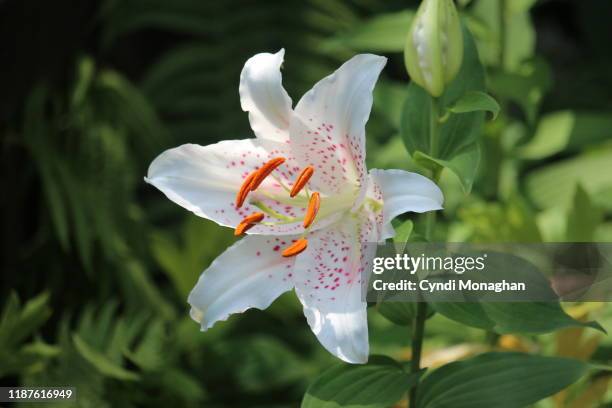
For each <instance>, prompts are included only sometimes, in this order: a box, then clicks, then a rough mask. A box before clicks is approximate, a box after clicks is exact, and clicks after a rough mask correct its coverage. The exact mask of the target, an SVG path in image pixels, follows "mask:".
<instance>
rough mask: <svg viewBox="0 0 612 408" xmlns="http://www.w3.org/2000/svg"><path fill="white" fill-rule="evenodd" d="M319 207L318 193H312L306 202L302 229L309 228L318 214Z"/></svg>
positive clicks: (319, 198)
mask: <svg viewBox="0 0 612 408" xmlns="http://www.w3.org/2000/svg"><path fill="white" fill-rule="evenodd" d="M320 206H321V197H320V196H319V193H317V192H314V193H312V195H311V196H310V201H308V208H306V215H304V228H308V227H310V225H311V224H312V222H313V221H314V219H315V217H316V216H317V213H318V212H319V207H320Z"/></svg>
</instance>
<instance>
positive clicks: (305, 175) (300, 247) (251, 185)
mask: <svg viewBox="0 0 612 408" xmlns="http://www.w3.org/2000/svg"><path fill="white" fill-rule="evenodd" d="M284 162H285V158H283V157H276V158H273V159H271V160H269V161H267V162H266V163H264V164H263V166H261V167H260V168H259V169H257V170H255V171H253V172H252V173H251V174H249V175H248V176H247V177H246V178H245V180H244V181H243V183H242V185H241V186H240V189H239V190H238V192H237V193H236V208H240V207H242V205H243V204H244V202H245V201H246V199H247V197H248V195H249V193H250V192H252V191H255V190H256V189H257V188H258V187H259V186H260V185H261V183H263V181H264V180H265V179H266V178H267V177H272V178H274V180H276V182H277V183H278V184H279V185H280V186H281V187H282V188H283V189H284V190H285V191H286V192H287V193H288V197H286V196H284V195H283V196H279V195H278V194H272V193H270V192H267V191H262V194H263V195H265V196H267V197H268V198H270V199H273V200H274V201H277V202H279V203H281V204H287V205H300V206H304V207H306V213H305V214H304V217H303V219H302V225H303V226H304V232H303V233H302V236H301V237H300V238H299V239H298V240H297V241H295V242H294V243H293V244H292V245H290V246H289V247H288V248H286V249H285V250H284V251H283V252H282V255H283V256H284V257H291V256H295V255H297V254H299V253H301V252H303V251H304V250H305V249H306V248H307V246H308V240H306V238H304V237H305V236H306V235H307V234H308V232H309V231H310V229H311V228H312V226H313V225H314V224H315V220H316V218H317V216H318V217H319V218H321V216H326V215H329V214H332V213H333V212H336V211H339V210H341V209H343V208H345V207H346V204H345V203H346V202H349V203H350V202H351V201H347V200H345V199H346V198H348V197H344V196H343V195H340V196H339V197H334V198H335V199H334V200H331V199H329V198H325V197H323V198H322V197H321V195H320V193H319V192H316V191H315V192H312V193H310V191H309V189H308V186H307V184H308V181H309V180H310V178H311V177H312V175H313V174H314V167H313V166H306V167H305V168H304V169H303V170H302V171H301V172H300V174H299V175H298V177H297V178H296V180H295V183H294V184H293V187H292V188H291V189H289V188H288V187H287V186H286V185H285V183H283V181H282V180H281V179H280V178H278V177H276V176H275V175H274V174H273V173H274V170H276V169H277V168H278V167H279V166H280V165H282V164H283V163H284ZM322 201H324V202H325V203H326V205H325V206H323V208H324V211H319V210H320V209H321V202H322ZM249 203H250V204H251V205H253V206H255V207H257V208H258V209H260V210H261V212H256V213H253V214H251V215H249V216H247V217H245V218H244V219H243V220H242V221H241V222H240V223H239V224H238V226H237V227H236V229H235V231H234V235H236V236H238V235H242V234H243V233H245V232H246V231H247V230H249V229H250V228H252V227H254V226H255V225H257V224H258V223H261V224H262V225H269V226H274V225H280V224H291V223H294V222H298V221H299V219H298V218H297V217H290V216H287V215H284V214H281V213H279V212H278V211H276V210H275V209H273V208H271V207H270V206H268V205H266V204H265V203H263V202H262V201H260V200H252V201H250V202H249ZM328 204H329V205H328ZM266 215H267V216H269V217H272V218H276V219H277V220H280V221H275V222H270V221H264V218H265V216H266Z"/></svg>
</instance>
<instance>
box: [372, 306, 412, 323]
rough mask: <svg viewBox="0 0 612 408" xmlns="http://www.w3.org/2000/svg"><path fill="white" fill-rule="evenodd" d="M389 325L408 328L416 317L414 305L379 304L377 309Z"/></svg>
mask: <svg viewBox="0 0 612 408" xmlns="http://www.w3.org/2000/svg"><path fill="white" fill-rule="evenodd" d="M377 309H378V311H379V312H380V314H381V315H383V316H384V317H385V318H386V319H387V320H389V321H390V322H391V323H395V324H397V325H400V326H410V325H411V324H412V320H413V319H414V316H415V315H416V304H415V303H408V302H381V303H379V305H378V307H377Z"/></svg>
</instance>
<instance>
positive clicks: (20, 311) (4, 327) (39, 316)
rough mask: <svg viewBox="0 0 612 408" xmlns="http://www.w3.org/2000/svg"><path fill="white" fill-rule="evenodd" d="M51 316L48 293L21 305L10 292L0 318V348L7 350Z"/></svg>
mask: <svg viewBox="0 0 612 408" xmlns="http://www.w3.org/2000/svg"><path fill="white" fill-rule="evenodd" d="M49 316H51V308H50V307H49V294H48V293H41V294H40V295H38V296H36V297H35V298H32V299H30V300H29V301H27V302H26V303H25V305H23V307H22V306H21V305H20V303H19V298H18V297H17V294H16V293H12V294H11V295H10V296H9V298H8V301H7V303H6V305H5V306H4V310H3V311H2V318H1V319H0V350H1V351H8V350H10V349H11V348H12V347H14V346H16V345H17V344H19V342H21V341H22V340H24V339H26V338H27V337H28V336H31V335H32V334H33V333H34V332H35V331H36V330H37V329H38V328H39V327H40V326H41V325H42V324H43V323H44V322H45V321H47V319H48V318H49Z"/></svg>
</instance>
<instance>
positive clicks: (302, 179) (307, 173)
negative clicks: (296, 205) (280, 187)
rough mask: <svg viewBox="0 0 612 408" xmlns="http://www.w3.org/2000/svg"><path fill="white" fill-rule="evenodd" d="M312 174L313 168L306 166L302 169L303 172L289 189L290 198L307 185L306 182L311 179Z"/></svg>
mask: <svg viewBox="0 0 612 408" xmlns="http://www.w3.org/2000/svg"><path fill="white" fill-rule="evenodd" d="M312 173H314V167H312V166H307V167H305V168H304V170H302V172H301V173H300V175H299V176H298V178H297V179H296V180H295V184H294V185H293V187H292V188H291V192H290V193H289V195H290V196H291V197H295V196H296V195H298V194H299V192H300V191H302V189H303V188H304V186H305V185H306V183H308V180H310V178H311V177H312Z"/></svg>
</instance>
